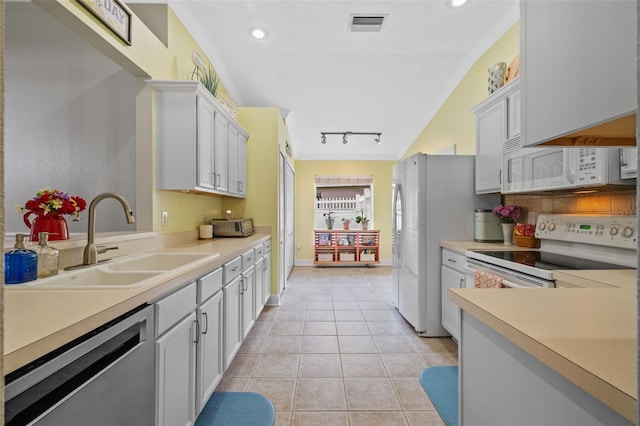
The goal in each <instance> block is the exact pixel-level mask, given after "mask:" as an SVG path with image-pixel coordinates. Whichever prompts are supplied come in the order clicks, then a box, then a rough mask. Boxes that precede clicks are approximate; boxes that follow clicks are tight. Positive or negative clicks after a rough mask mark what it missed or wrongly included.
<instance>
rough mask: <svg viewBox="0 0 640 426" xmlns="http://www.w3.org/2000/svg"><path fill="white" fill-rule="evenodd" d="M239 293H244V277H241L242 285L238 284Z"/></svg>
mask: <svg viewBox="0 0 640 426" xmlns="http://www.w3.org/2000/svg"><path fill="white" fill-rule="evenodd" d="M238 291H239V294H244V278H242V279H241V282H240V285H239V286H238Z"/></svg>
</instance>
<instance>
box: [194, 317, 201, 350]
mask: <svg viewBox="0 0 640 426" xmlns="http://www.w3.org/2000/svg"><path fill="white" fill-rule="evenodd" d="M193 323H194V324H195V325H196V337H195V340H194V341H193V343H196V344H197V343H198V342H199V341H200V323H199V322H198V320H195V321H194V322H193Z"/></svg>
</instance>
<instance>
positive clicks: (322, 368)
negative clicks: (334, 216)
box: [217, 267, 457, 426]
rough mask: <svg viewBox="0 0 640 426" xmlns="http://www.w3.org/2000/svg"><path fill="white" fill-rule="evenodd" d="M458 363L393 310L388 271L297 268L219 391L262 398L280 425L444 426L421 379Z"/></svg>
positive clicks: (452, 348) (451, 350)
mask: <svg viewBox="0 0 640 426" xmlns="http://www.w3.org/2000/svg"><path fill="white" fill-rule="evenodd" d="M456 363H457V346H456V345H455V343H453V342H452V341H451V339H450V338H423V337H418V336H417V334H416V333H415V331H414V330H413V328H412V327H411V326H410V325H409V324H408V323H407V322H406V321H405V320H404V319H403V318H402V316H401V315H400V314H399V313H398V311H397V310H396V309H395V307H394V306H393V305H392V304H391V268H389V267H373V268H360V267H358V268H342V267H336V268H331V267H328V268H318V267H295V268H294V270H293V272H292V273H291V275H290V277H289V281H288V287H287V288H286V289H285V291H284V293H283V297H282V304H281V306H279V307H266V308H265V309H264V311H263V312H262V314H261V315H260V317H259V318H258V320H257V321H256V323H255V325H254V327H253V329H252V330H251V332H250V333H249V336H247V339H246V340H245V342H244V343H243V345H242V347H241V348H240V351H239V353H238V354H237V355H236V357H235V358H234V360H233V361H232V363H231V365H230V366H229V369H228V370H227V371H226V373H225V375H224V377H223V379H222V381H221V382H220V384H219V385H218V388H217V390H220V391H252V392H257V393H261V394H264V395H266V396H267V397H268V398H269V399H271V401H272V402H273V403H274V405H275V407H276V411H277V418H276V424H277V425H295V426H299V425H314V426H316V425H331V426H338V425H351V426H357V425H367V426H374V425H385V426H391V425H422V426H429V425H443V424H444V423H443V422H442V421H441V419H440V417H439V415H438V413H437V412H436V411H435V409H434V407H433V405H432V403H431V401H430V400H429V398H428V397H427V395H426V394H425V392H424V390H423V389H422V387H421V386H420V382H419V379H418V376H419V374H420V372H421V371H422V370H423V369H424V368H425V367H427V366H431V365H442V364H450V365H451V364H456Z"/></svg>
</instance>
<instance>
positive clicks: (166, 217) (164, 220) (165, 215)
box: [160, 210, 169, 226]
mask: <svg viewBox="0 0 640 426" xmlns="http://www.w3.org/2000/svg"><path fill="white" fill-rule="evenodd" d="M160 226H169V212H168V211H166V210H162V219H161V220H160Z"/></svg>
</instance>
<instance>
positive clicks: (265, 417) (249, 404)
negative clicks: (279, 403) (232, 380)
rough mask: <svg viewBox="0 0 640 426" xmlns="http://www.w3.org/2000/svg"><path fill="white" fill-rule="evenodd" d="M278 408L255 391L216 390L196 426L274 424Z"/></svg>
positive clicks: (264, 425)
mask: <svg viewBox="0 0 640 426" xmlns="http://www.w3.org/2000/svg"><path fill="white" fill-rule="evenodd" d="M275 422H276V409H275V407H274V406H273V403H272V402H271V401H270V400H269V399H268V398H267V397H265V396H264V395H260V394H257V393H253V392H214V393H213V395H211V398H209V401H207V405H205V406H204V408H203V409H202V411H201V412H200V415H199V416H198V418H197V419H196V423H195V426H213V425H215V426H226V425H228V426H240V425H246V426H249V425H250V426H273V425H274V424H275Z"/></svg>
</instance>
